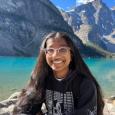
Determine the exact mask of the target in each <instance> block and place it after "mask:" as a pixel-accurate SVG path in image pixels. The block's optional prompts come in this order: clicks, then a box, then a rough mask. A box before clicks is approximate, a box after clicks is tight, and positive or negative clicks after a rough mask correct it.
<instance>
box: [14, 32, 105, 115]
mask: <svg viewBox="0 0 115 115" xmlns="http://www.w3.org/2000/svg"><path fill="white" fill-rule="evenodd" d="M43 103H45V105H46V109H47V113H45V114H47V115H103V107H104V102H103V99H102V94H101V89H100V86H99V84H98V83H97V81H96V79H95V78H94V77H93V75H92V74H91V72H90V71H89V69H88V67H87V66H86V64H85V63H84V61H83V59H82V57H81V56H80V53H79V51H78V49H77V48H76V46H75V44H74V43H73V41H72V40H71V39H70V38H69V36H68V35H67V34H66V33H64V32H52V33H49V34H48V35H47V36H45V39H44V41H43V43H42V45H41V50H40V52H39V57H38V62H37V64H36V67H35V69H34V71H33V73H32V76H31V80H30V82H29V84H28V85H27V87H26V88H25V89H23V90H22V92H21V95H20V97H19V99H18V102H17V104H16V106H15V108H14V111H13V114H14V115H17V114H27V115H37V114H43V112H42V111H41V106H42V104H43Z"/></svg>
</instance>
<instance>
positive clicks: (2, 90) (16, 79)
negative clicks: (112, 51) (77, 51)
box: [0, 57, 115, 100]
mask: <svg viewBox="0 0 115 115" xmlns="http://www.w3.org/2000/svg"><path fill="white" fill-rule="evenodd" d="M84 60H85V62H86V64H87V65H88V67H89V68H90V70H91V71H92V73H93V75H94V76H95V77H96V79H97V81H98V82H99V83H100V85H101V87H102V89H103V92H104V96H105V97H110V96H112V95H115V59H103V58H87V59H84ZM35 64H36V58H25V57H0V100H3V99H6V98H8V97H9V96H10V95H11V94H12V93H14V92H16V91H20V89H21V88H23V87H24V86H25V85H26V83H27V81H28V80H29V78H30V74H31V71H32V69H33V68H34V66H35Z"/></svg>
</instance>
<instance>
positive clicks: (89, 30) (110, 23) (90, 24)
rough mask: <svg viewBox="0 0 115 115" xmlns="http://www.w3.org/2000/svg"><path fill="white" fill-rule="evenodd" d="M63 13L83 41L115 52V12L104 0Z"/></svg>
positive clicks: (96, 0)
mask: <svg viewBox="0 0 115 115" xmlns="http://www.w3.org/2000/svg"><path fill="white" fill-rule="evenodd" d="M62 15H63V17H64V15H66V17H64V19H65V20H66V21H67V22H68V24H69V25H70V26H71V27H72V28H73V30H74V33H75V34H76V35H77V36H79V37H80V39H81V40H82V41H83V43H85V44H89V42H90V43H92V44H93V45H94V44H95V45H96V47H100V48H102V49H104V50H105V51H108V52H115V44H114V41H115V39H114V36H115V35H114V31H115V13H114V10H111V9H110V8H108V7H107V5H106V4H105V3H104V2H103V1H102V0H93V1H91V2H88V3H87V4H82V5H80V6H77V7H75V8H74V9H72V10H70V11H67V12H65V13H64V12H63V13H62ZM67 15H68V16H67Z"/></svg>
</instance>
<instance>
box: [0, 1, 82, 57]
mask: <svg viewBox="0 0 115 115" xmlns="http://www.w3.org/2000/svg"><path fill="white" fill-rule="evenodd" d="M51 31H64V32H67V33H68V34H69V35H70V36H71V37H72V38H73V39H74V40H76V44H77V46H78V47H79V48H81V49H82V48H83V44H82V42H81V40H80V39H78V37H76V36H75V35H74V33H73V30H72V28H71V27H70V26H69V25H68V24H67V22H65V21H64V19H63V17H62V15H61V13H60V11H59V10H58V9H57V8H56V7H55V6H54V5H53V4H52V3H51V2H50V1H49V0H0V55H2V56H37V55H38V49H39V45H40V44H41V41H42V37H43V36H44V35H45V34H47V33H49V32H51Z"/></svg>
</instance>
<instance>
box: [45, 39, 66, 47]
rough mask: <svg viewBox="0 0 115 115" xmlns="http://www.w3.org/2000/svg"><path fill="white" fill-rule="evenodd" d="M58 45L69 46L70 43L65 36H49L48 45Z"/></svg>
mask: <svg viewBox="0 0 115 115" xmlns="http://www.w3.org/2000/svg"><path fill="white" fill-rule="evenodd" d="M56 45H60V46H67V45H68V44H67V42H66V41H65V39H64V38H49V39H48V40H47V42H46V46H47V47H49V46H56Z"/></svg>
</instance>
